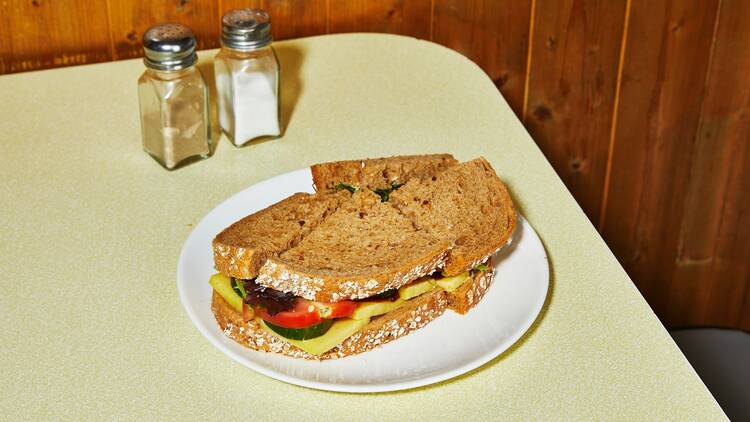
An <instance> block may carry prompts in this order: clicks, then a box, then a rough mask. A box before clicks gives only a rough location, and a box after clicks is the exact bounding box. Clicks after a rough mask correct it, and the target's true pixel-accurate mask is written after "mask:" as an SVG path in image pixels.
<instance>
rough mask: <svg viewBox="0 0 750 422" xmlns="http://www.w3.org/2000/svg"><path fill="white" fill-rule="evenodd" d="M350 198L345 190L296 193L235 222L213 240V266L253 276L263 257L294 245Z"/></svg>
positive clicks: (228, 272)
mask: <svg viewBox="0 0 750 422" xmlns="http://www.w3.org/2000/svg"><path fill="white" fill-rule="evenodd" d="M350 197H351V194H349V192H347V191H340V192H335V193H319V194H314V195H313V194H309V193H296V194H294V195H292V196H290V197H289V198H287V199H284V200H283V201H281V202H278V203H276V204H274V205H271V206H270V207H268V208H265V209H263V210H261V211H258V212H256V213H255V214H252V215H249V216H247V217H245V218H243V219H241V220H239V221H237V222H236V223H234V224H232V225H231V226H229V227H227V228H226V229H224V230H223V231H222V232H221V233H219V234H218V235H217V236H216V237H215V238H214V240H213V251H214V264H215V266H216V269H217V270H218V271H219V272H220V273H222V274H224V275H227V276H230V277H236V278H244V279H248V278H253V277H255V276H256V275H257V274H258V270H259V269H260V267H261V266H262V265H263V263H265V262H266V259H268V258H269V257H272V256H275V255H278V254H279V253H281V252H283V251H285V250H287V249H289V248H291V247H293V246H295V245H296V244H297V243H298V242H299V241H300V239H302V238H303V237H304V236H305V235H307V234H308V233H309V232H310V231H312V230H313V229H314V228H315V227H316V226H317V225H318V224H320V222H321V221H323V220H324V219H325V218H326V217H327V216H329V215H330V214H331V213H332V212H333V211H334V210H336V209H337V208H338V207H339V205H341V204H342V203H343V202H345V201H348V200H349V198H350Z"/></svg>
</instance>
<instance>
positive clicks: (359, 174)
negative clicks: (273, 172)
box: [310, 154, 458, 191]
mask: <svg viewBox="0 0 750 422" xmlns="http://www.w3.org/2000/svg"><path fill="white" fill-rule="evenodd" d="M456 164H458V161H457V160H456V159H455V158H453V156H452V155H451V154H426V155H400V156H395V157H383V158H370V159H364V160H346V161H335V162H330V163H320V164H314V165H312V166H310V171H311V173H312V178H313V186H314V187H315V190H316V191H322V190H325V189H331V188H333V187H334V186H336V185H337V184H339V183H345V184H349V185H353V186H355V187H358V188H369V189H379V188H387V187H390V186H391V185H392V184H393V183H405V182H406V181H408V180H409V179H411V178H421V177H427V176H431V175H432V174H434V173H436V172H440V171H442V170H444V169H446V168H448V167H451V166H454V165H456Z"/></svg>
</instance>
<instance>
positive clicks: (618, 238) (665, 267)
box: [0, 0, 750, 331]
mask: <svg viewBox="0 0 750 422" xmlns="http://www.w3.org/2000/svg"><path fill="white" fill-rule="evenodd" d="M627 5H629V7H628V6H627ZM241 7H261V8H264V9H266V10H268V11H269V13H270V14H271V16H272V22H273V34H274V37H275V39H279V40H280V39H286V38H294V37H302V36H309V35H317V34H323V33H326V32H331V33H334V32H388V33H396V34H404V35H410V36H414V37H418V38H423V39H432V40H434V41H435V42H438V43H440V44H443V45H445V46H448V47H450V48H453V49H455V50H457V51H459V52H461V53H462V54H464V55H466V56H467V57H469V58H470V59H472V60H474V61H475V62H476V63H478V64H479V65H480V66H481V67H482V68H483V69H484V71H485V72H487V73H488V75H489V76H490V77H491V78H492V79H493V81H494V82H495V84H496V86H497V87H498V88H499V89H500V90H501V91H502V93H503V95H504V96H505V98H506V99H507V100H508V102H509V104H510V105H511V107H512V108H513V110H514V111H515V112H516V113H517V114H518V115H519V116H525V118H524V120H525V124H526V126H527V127H528V129H529V130H530V132H531V133H532V135H533V136H534V138H535V139H536V141H537V143H538V144H539V146H540V147H541V149H542V150H543V152H544V153H545V154H546V155H547V157H548V158H549V159H550V161H551V162H552V164H553V165H554V167H555V169H556V170H557V171H558V173H559V174H560V176H561V178H562V179H563V180H564V181H565V183H566V184H567V186H568V187H569V188H570V190H571V191H572V193H573V194H574V196H575V197H576V199H577V200H578V201H579V203H580V204H581V205H582V207H583V209H584V210H585V211H586V213H587V214H588V216H589V217H590V218H591V219H592V220H593V221H599V223H600V225H599V228H600V231H601V233H602V234H603V236H604V238H605V240H606V241H607V243H608V244H609V245H610V247H611V248H612V249H613V251H614V252H615V254H616V256H617V257H618V259H619V260H620V262H621V263H622V264H623V265H624V266H625V268H626V270H627V271H628V273H629V274H630V276H631V277H632V279H633V280H634V281H635V283H636V284H637V285H638V287H639V288H640V290H641V292H642V293H643V294H644V296H645V297H646V299H647V300H648V301H649V303H650V304H651V305H652V306H653V307H654V309H655V311H656V312H657V314H658V315H659V317H660V318H661V319H662V321H664V322H665V323H666V324H667V325H668V326H674V327H677V326H695V325H698V326H701V325H704V326H705V325H713V326H726V327H740V328H743V329H745V330H748V331H750V221H749V219H750V217H748V216H749V215H750V195H748V193H750V171H748V169H750V123H748V122H750V118H748V115H749V114H750V110H749V107H750V76H749V75H750V73H748V72H747V69H750V25H747V23H746V22H747V17H748V16H750V2H748V1H744V0H705V1H697V0H655V1H646V0H611V1H603V0H465V1H461V0H351V1H349V0H167V1H162V2H147V1H146V0H105V1H100V2H74V1H72V0H55V1H52V0H11V1H5V2H0V74H2V73H13V72H19V71H26V70H35V69H43V68H49V67H57V66H66V65H73V64H84V63H92V62H99V61H106V60H112V59H121V58H128V57H138V56H141V55H142V49H141V37H142V35H143V32H144V31H145V30H146V29H147V28H148V27H149V26H151V25H153V24H156V23H159V22H167V21H171V22H181V23H184V24H186V25H188V26H190V27H191V28H192V29H193V30H194V32H195V33H196V35H197V36H198V41H199V48H210V47H216V46H218V45H219V33H220V18H221V14H222V13H223V12H225V11H227V10H230V9H233V8H241ZM628 11H629V13H628ZM623 35H624V37H623ZM623 47H624V49H623ZM290 51H291V50H290ZM279 54H280V55H282V56H283V55H285V54H286V55H287V57H286V62H287V63H290V62H294V60H292V59H291V58H290V56H289V54H290V52H286V53H285V52H284V51H280V52H279ZM296 60H297V61H296V63H297V64H296V66H299V59H298V58H297V59H296ZM287 88H289V89H288V90H286V92H290V90H292V91H293V89H294V88H293V87H287ZM527 88H528V89H527Z"/></svg>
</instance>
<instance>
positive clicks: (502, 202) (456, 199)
mask: <svg viewBox="0 0 750 422" xmlns="http://www.w3.org/2000/svg"><path fill="white" fill-rule="evenodd" d="M390 203H391V204H392V205H393V206H394V207H396V208H397V209H398V210H399V211H400V212H401V213H402V214H403V215H405V216H407V217H409V218H410V219H411V220H412V222H413V224H414V226H415V227H416V228H417V229H418V230H425V231H427V232H428V233H431V234H433V235H434V236H435V237H436V238H438V239H446V240H450V241H452V243H453V247H452V249H451V250H450V252H449V253H448V256H447V258H446V261H445V264H444V269H443V273H444V274H445V275H449V276H450V275H455V274H460V273H462V272H464V271H467V270H469V269H471V268H473V267H474V266H476V265H477V264H479V263H481V262H484V261H486V260H487V259H488V258H489V257H490V256H492V254H494V253H495V252H497V251H498V250H499V249H500V248H501V247H503V246H504V245H505V244H506V242H508V240H509V239H510V237H511V235H512V234H513V231H514V230H515V227H516V212H515V209H514V207H513V201H512V200H511V197H510V194H509V193H508V189H507V188H506V187H505V185H504V184H503V182H502V181H501V180H500V178H499V177H497V174H495V170H494V169H493V168H492V166H490V164H489V163H488V162H487V160H485V159H484V158H478V159H475V160H472V161H467V162H465V163H461V164H459V165H456V166H451V167H449V168H447V169H445V170H444V171H442V172H439V173H436V174H434V175H433V176H431V177H430V178H427V179H412V180H409V181H408V182H407V183H406V184H405V185H404V186H402V187H400V188H399V189H398V190H395V191H394V192H392V193H391V194H390Z"/></svg>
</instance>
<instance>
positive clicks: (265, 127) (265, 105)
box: [214, 9, 281, 146]
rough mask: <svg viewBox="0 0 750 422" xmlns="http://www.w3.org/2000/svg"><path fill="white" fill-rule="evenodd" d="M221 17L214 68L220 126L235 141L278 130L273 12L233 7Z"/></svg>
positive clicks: (244, 141)
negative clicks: (269, 13)
mask: <svg viewBox="0 0 750 422" xmlns="http://www.w3.org/2000/svg"><path fill="white" fill-rule="evenodd" d="M221 23H222V30H221V50H219V53H218V54H217V55H216V58H215V60H214V69H215V74H216V89H217V92H218V97H219V98H218V104H219V123H220V125H221V129H222V131H223V132H224V133H225V134H226V135H227V137H228V138H229V139H230V140H231V141H232V143H233V144H234V145H236V146H241V145H243V144H245V143H246V142H248V141H250V140H252V139H255V138H259V137H262V136H279V135H280V134H281V128H280V124H279V107H280V105H279V62H278V59H277V57H276V53H275V52H274V50H273V47H272V46H271V42H272V40H273V39H272V37H271V18H270V17H269V15H268V13H266V12H265V11H263V10H260V9H237V10H231V11H229V12H227V13H226V14H225V15H224V16H223V17H222V19H221Z"/></svg>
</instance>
